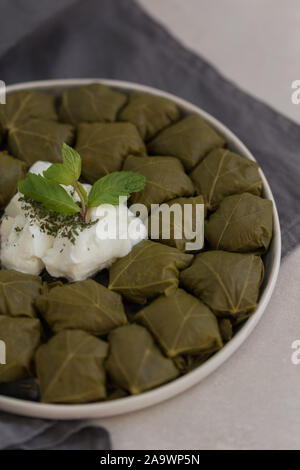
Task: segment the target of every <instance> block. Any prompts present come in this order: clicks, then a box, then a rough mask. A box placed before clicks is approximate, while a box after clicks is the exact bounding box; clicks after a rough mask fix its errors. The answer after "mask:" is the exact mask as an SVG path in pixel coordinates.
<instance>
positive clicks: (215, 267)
mask: <svg viewBox="0 0 300 470" xmlns="http://www.w3.org/2000/svg"><path fill="white" fill-rule="evenodd" d="M263 276H264V265H263V262H262V260H261V258H260V257H259V256H256V255H254V254H242V253H228V252H226V251H207V252H204V253H199V254H198V255H196V257H195V260H194V262H193V264H192V265H191V266H190V267H189V268H187V269H185V270H184V271H182V272H181V274H180V282H181V284H182V285H183V287H184V288H185V289H187V290H188V291H190V292H192V293H193V294H194V295H195V296H196V297H198V298H199V299H200V300H202V301H203V302H204V303H205V304H206V305H208V306H209V307H210V308H211V309H212V311H213V312H215V313H216V314H217V315H223V316H228V317H230V316H237V315H238V314H241V313H246V312H250V311H253V310H255V308H256V306H257V299H258V296H259V288H260V286H261V283H262V280H263Z"/></svg>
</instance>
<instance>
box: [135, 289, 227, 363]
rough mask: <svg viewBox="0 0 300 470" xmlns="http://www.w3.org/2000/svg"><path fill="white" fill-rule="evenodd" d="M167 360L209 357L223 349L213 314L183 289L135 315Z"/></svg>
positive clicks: (155, 301)
mask: <svg viewBox="0 0 300 470" xmlns="http://www.w3.org/2000/svg"><path fill="white" fill-rule="evenodd" d="M136 321H137V322H138V323H141V324H142V325H144V326H145V327H147V328H148V330H150V332H151V333H152V334H153V336H154V337H155V339H156V341H157V342H158V343H159V345H160V346H161V348H162V349H163V351H164V352H165V353H166V355H167V356H169V357H175V356H178V355H179V354H203V353H208V352H210V353H212V352H215V351H217V350H218V349H220V348H221V347H222V339H221V336H220V331H219V326H218V320H217V319H216V317H215V315H214V314H213V313H212V311H211V310H210V309H209V308H208V307H207V306H206V305H204V303H202V302H201V301H200V300H198V299H197V298H196V297H194V296H192V295H190V294H188V293H187V292H185V291H184V290H183V289H177V291H176V292H175V293H174V294H172V295H170V296H168V297H165V296H161V297H158V298H157V299H155V300H153V302H151V303H150V304H149V305H147V306H146V307H145V308H144V309H142V310H140V311H139V313H138V314H137V315H136Z"/></svg>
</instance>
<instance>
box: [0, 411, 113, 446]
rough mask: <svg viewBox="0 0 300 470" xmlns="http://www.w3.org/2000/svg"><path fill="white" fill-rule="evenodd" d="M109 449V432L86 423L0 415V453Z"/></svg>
mask: <svg viewBox="0 0 300 470" xmlns="http://www.w3.org/2000/svg"><path fill="white" fill-rule="evenodd" d="M17 449H19V450H47V449H48V450H53V449H55V450H110V449H111V445H110V438H109V434H108V432H107V431H106V430H105V429H104V428H101V427H99V426H94V425H93V423H92V422H88V421H50V420H49V421H47V420H42V419H31V418H25V417H23V416H15V415H12V414H8V413H4V412H0V450H17Z"/></svg>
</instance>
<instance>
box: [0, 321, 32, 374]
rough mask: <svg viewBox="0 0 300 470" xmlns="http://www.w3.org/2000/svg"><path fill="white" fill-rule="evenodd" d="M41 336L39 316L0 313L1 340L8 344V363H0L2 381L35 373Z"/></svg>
mask: <svg viewBox="0 0 300 470" xmlns="http://www.w3.org/2000/svg"><path fill="white" fill-rule="evenodd" d="M40 338H41V324H40V321H39V320H38V319H37V318H12V317H8V316H6V315H0V340H2V341H4V343H5V346H6V364H0V383H1V382H12V381H14V380H18V379H23V378H24V377H29V376H32V375H33V370H32V363H33V359H34V354H35V351H36V349H37V347H38V346H39V344H40Z"/></svg>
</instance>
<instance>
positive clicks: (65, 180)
mask: <svg viewBox="0 0 300 470" xmlns="http://www.w3.org/2000/svg"><path fill="white" fill-rule="evenodd" d="M43 175H44V177H45V178H47V179H48V180H52V181H55V182H56V183H58V184H64V185H66V186H69V185H72V184H73V183H74V177H73V174H72V173H70V172H69V170H68V169H67V168H66V167H65V165H63V164H62V163H54V164H53V165H51V166H50V167H49V168H48V169H47V170H46V171H44V172H43Z"/></svg>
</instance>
